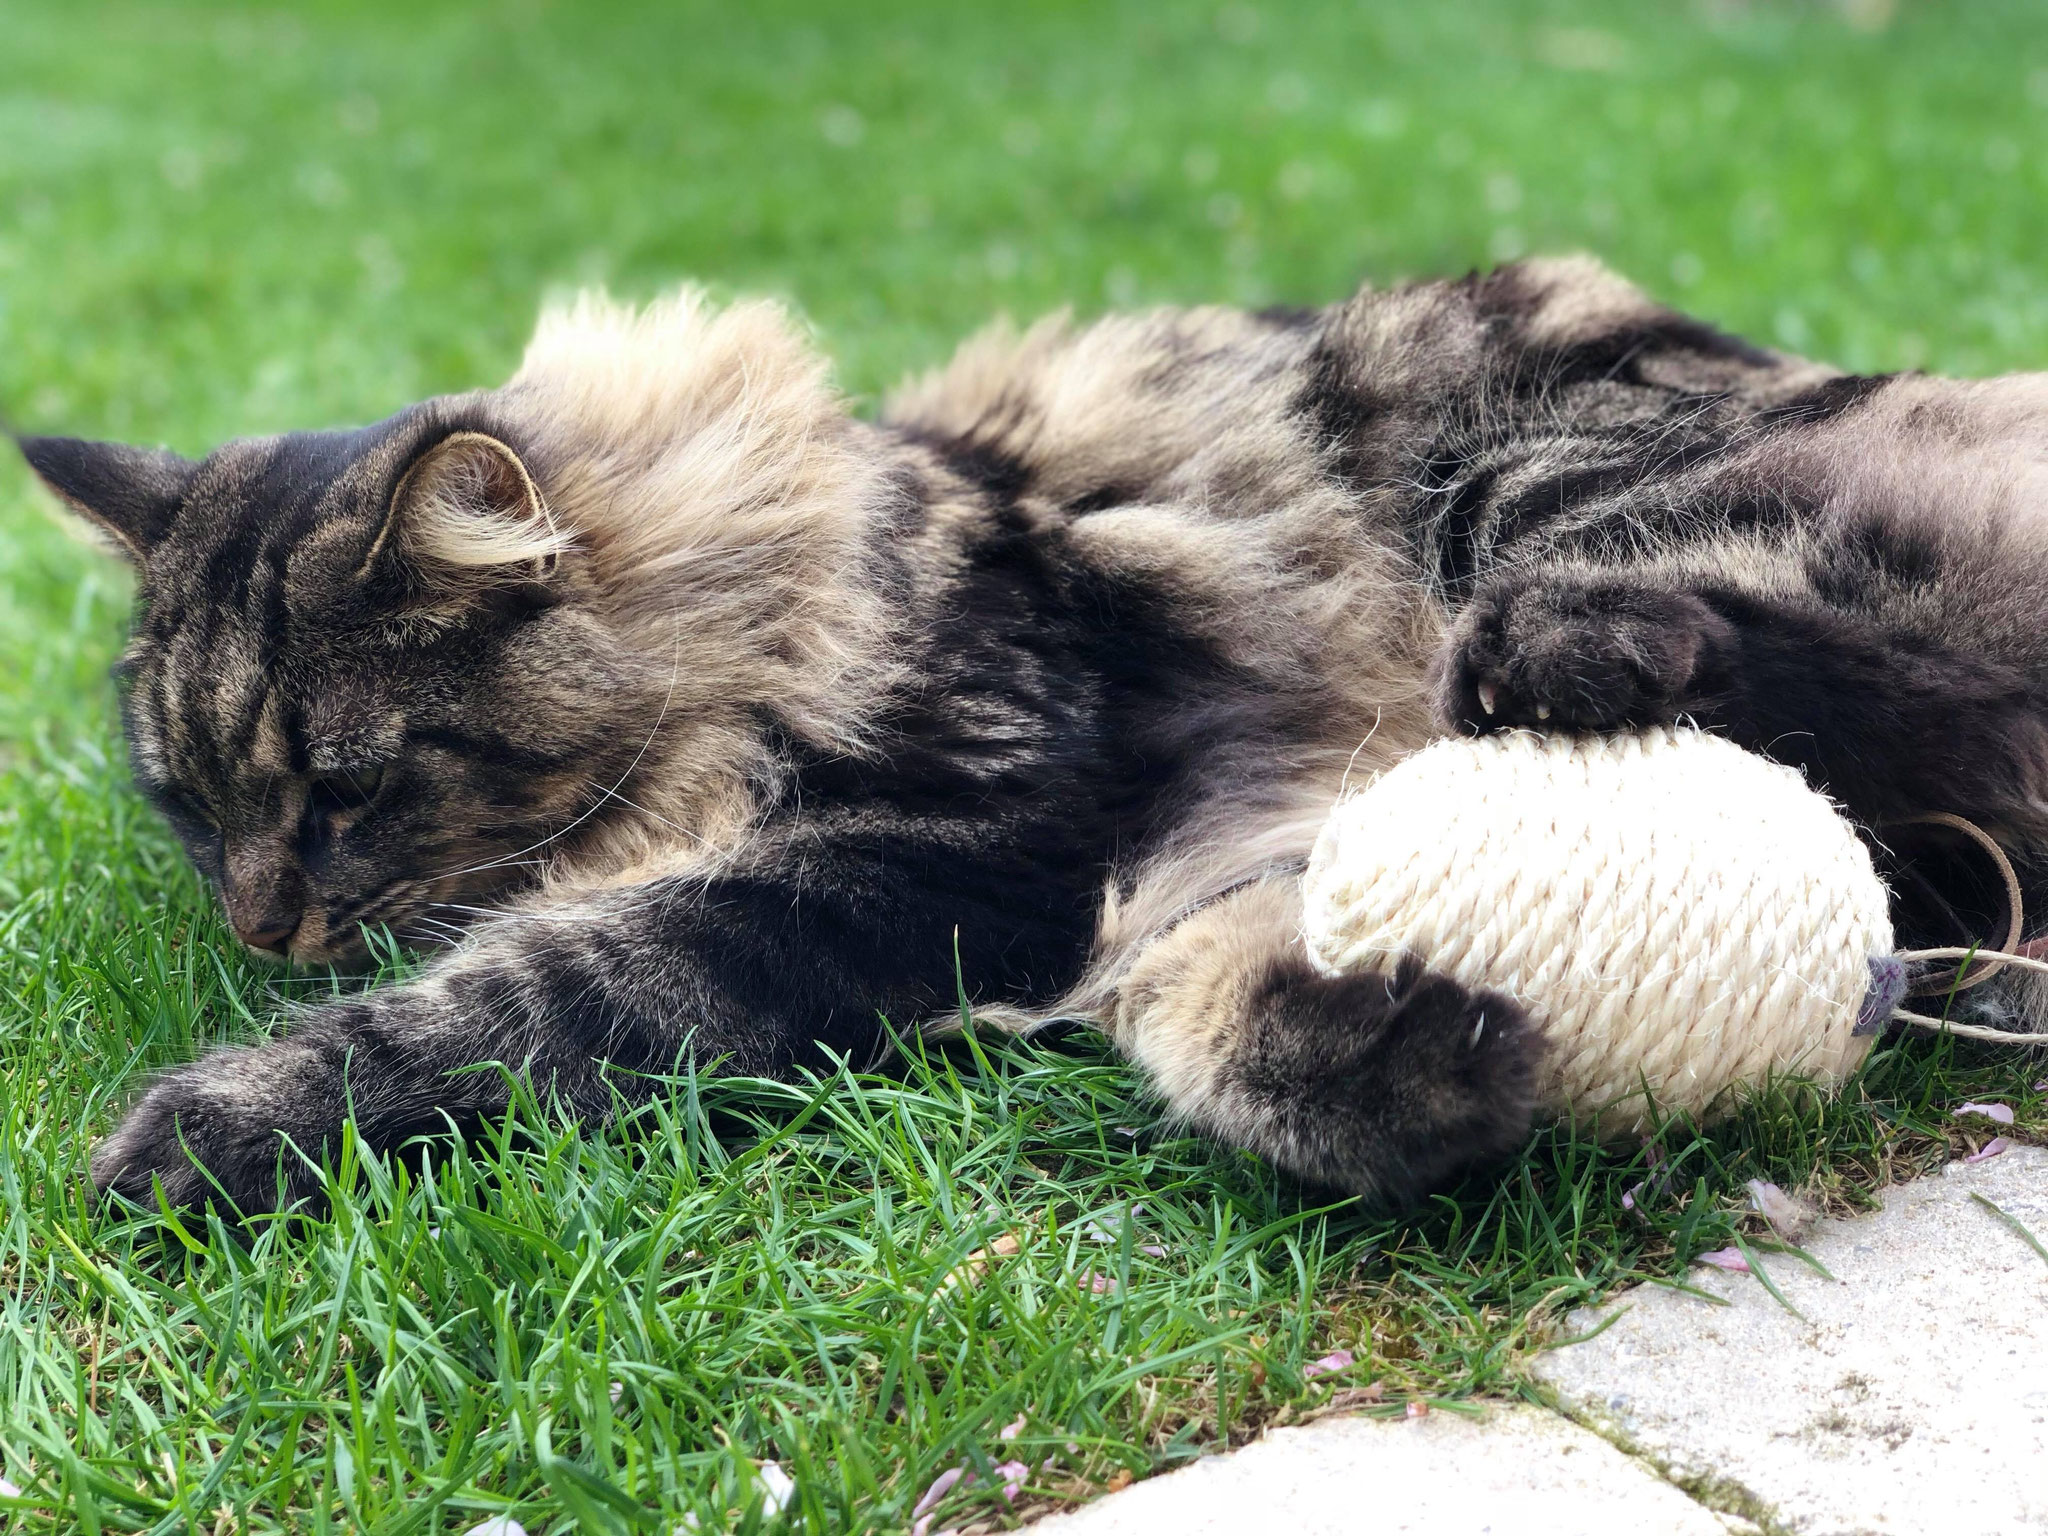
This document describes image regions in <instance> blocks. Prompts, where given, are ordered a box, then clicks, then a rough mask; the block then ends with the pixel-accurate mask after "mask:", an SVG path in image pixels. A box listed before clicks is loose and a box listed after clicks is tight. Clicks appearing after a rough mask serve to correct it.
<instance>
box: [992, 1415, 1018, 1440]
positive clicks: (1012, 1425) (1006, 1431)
mask: <svg viewBox="0 0 2048 1536" xmlns="http://www.w3.org/2000/svg"><path fill="white" fill-rule="evenodd" d="M1023 1433H1024V1415H1023V1414H1021V1413H1020V1414H1018V1415H1017V1417H1015V1418H1014V1419H1012V1420H1010V1422H1009V1423H1007V1424H1005V1425H1004V1426H1003V1427H1002V1428H1001V1429H999V1430H997V1431H996V1438H997V1439H998V1440H1014V1439H1016V1438H1017V1437H1018V1436H1019V1435H1021V1434H1023Z"/></svg>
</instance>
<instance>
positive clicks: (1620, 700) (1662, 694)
mask: <svg viewBox="0 0 2048 1536" xmlns="http://www.w3.org/2000/svg"><path fill="white" fill-rule="evenodd" d="M1733 635H1734V630H1733V627H1732V626H1731V625H1730V624H1729V623H1728V621H1727V620H1725V619H1723V618H1722V617H1721V616H1720V615H1719V614H1717V613H1715V612H1714V611H1713V610H1712V609H1711V608H1709V607H1708V606H1707V605H1706V604H1705V603H1704V602H1702V601H1701V600H1700V599H1699V598H1697V597H1694V596H1693V595H1691V594H1690V593H1686V592H1678V591H1669V590H1662V589H1659V588H1655V587H1646V586H1640V585H1634V584H1631V583H1628V582H1625V581H1599V580H1569V579H1544V578H1541V577H1537V578H1534V579H1522V580H1511V581H1505V582H1501V583H1497V584H1495V585H1493V586H1491V587H1487V588H1483V589H1482V590H1481V591H1480V592H1479V594H1478V595H1477V596H1476V597H1474V598H1473V600H1472V603H1471V605H1470V606H1469V607H1468V608H1467V609H1466V610H1465V612H1464V613H1463V614H1462V615H1460V617H1459V619H1458V622H1457V624H1456V626H1455V627H1454V628H1453V630H1452V632H1451V636H1450V639H1449V641H1448V642H1447V643H1446V645H1445V647H1444V651H1443V654H1442V656H1441V657H1440V658H1439V660H1438V663H1437V679H1436V685H1437V701H1438V708H1439V709H1440V711H1441V712H1442V714H1443V716H1444V719H1445V720H1446V722H1447V723H1449V724H1450V725H1453V726H1456V727H1461V728H1463V729H1466V730H1471V731H1493V730H1501V729H1504V728H1506V727H1508V726H1539V727H1543V726H1548V727H1552V728H1556V729H1560V730H1582V731H1608V730H1620V729H1625V728H1628V727H1632V726H1645V725H1662V724H1666V723H1668V722H1670V721H1672V720H1674V719H1676V718H1677V717H1678V716H1679V715H1680V714H1682V713H1684V712H1686V711H1687V710H1689V709H1694V708H1697V707H1698V706H1699V705H1700V704H1701V703H1702V702H1703V701H1704V699H1705V697H1706V695H1707V694H1708V693H1710V692H1711V685H1712V681H1713V678H1714V674H1715V673H1716V672H1717V670H1718V669H1719V668H1720V666H1721V664H1722V663H1723V661H1724V659H1725V658H1726V656H1727V655H1728V653H1729V651H1730V649H1731V647H1732V642H1733Z"/></svg>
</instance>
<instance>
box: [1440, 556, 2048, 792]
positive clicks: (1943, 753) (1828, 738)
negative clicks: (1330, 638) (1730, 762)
mask: <svg viewBox="0 0 2048 1536" xmlns="http://www.w3.org/2000/svg"><path fill="white" fill-rule="evenodd" d="M1845 566H1847V567H1848V568H1847V569H1845V568H1844V567H1845ZM1817 567H1819V568H1820V569H1821V571H1822V575H1821V578H1820V579H1816V568H1817ZM1854 577H1855V570H1854V567H1853V566H1850V565H1848V561H1847V557H1845V556H1841V555H1839V554H1837V555H1835V556H1833V557H1832V558H1831V559H1830V560H1828V561H1827V562H1826V563H1824V562H1823V556H1822V555H1821V554H1816V553H1812V552H1809V553H1808V554H1807V555H1806V556H1805V557H1804V558H1795V557H1793V556H1789V555H1787V556H1779V557H1775V558H1768V557H1763V556H1759V555H1757V554H1756V553H1754V552H1744V556H1743V558H1742V559H1741V561H1740V562H1739V563H1737V562H1733V561H1731V562H1730V566H1729V568H1728V569H1725V570H1716V569H1714V568H1713V567H1712V565H1711V563H1710V562H1702V561H1693V562H1689V563H1687V564H1684V565H1678V564H1672V565H1657V564H1644V565H1640V566H1624V567H1615V568H1608V569H1602V568H1599V567H1592V566H1581V565H1560V566H1533V567H1528V568H1523V569H1520V570H1516V571H1513V572H1511V573H1508V574H1505V575H1503V576H1500V577H1497V578H1495V579H1494V580H1492V581H1490V582H1488V583H1485V584H1484V585H1482V587H1481V588H1480V590H1479V591H1478V592H1477V593H1476V594H1475V595H1474V597H1473V598H1472V600H1471V602H1470V603H1469V604H1468V605H1467V607H1466V608H1465V609H1464V610H1463V612H1462V613H1461V614H1460V615H1459V617H1458V618H1457V620H1456V621H1455V623H1454V625H1453V629H1452V632H1451V635H1450V638H1449V641H1448V643H1447V644H1446V646H1445V649H1444V651H1443V653H1442V656H1441V659H1440V661H1439V665H1438V671H1437V687H1438V698H1439V701H1440V706H1441V708H1442V711H1443V714H1444V716H1445V718H1446V719H1447V721H1448V722H1449V723H1451V724H1453V725H1454V726H1457V727H1460V728H1463V729H1466V730H1473V731H1488V730H1497V729H1501V728H1503V727H1507V726H1518V725H1530V726H1538V725H1543V726H1550V727H1561V728H1569V729H1584V730H1612V729H1618V728H1624V727H1629V726H1639V725H1650V724H1657V723H1661V722H1668V721H1671V720H1675V719H1677V718H1679V717H1680V716H1687V717H1690V718H1692V719H1694V720H1696V721H1697V722H1698V723H1699V724H1701V725H1703V726H1705V727H1708V728H1709V729H1714V730H1717V731H1720V732H1722V733H1723V734H1726V735H1728V736H1729V737H1731V738H1732V739H1733V740H1735V741H1737V742H1738V743H1740V744H1741V745H1743V746H1745V747H1749V748H1751V749H1752V750H1755V751H1758V752H1762V753H1765V754H1767V755H1769V756H1771V757H1774V758H1777V759H1778V760H1779V761H1781V762H1788V763H1792V764H1794V765H1796V766H1798V767H1800V768H1802V769H1804V770H1806V772H1807V774H1808V777H1809V778H1810V779H1811V780H1812V781H1813V782H1814V783H1815V784H1816V785H1817V786H1820V787H1823V788H1825V789H1827V790H1828V791H1829V792H1830V793H1831V794H1832V795H1834V796H1835V798H1837V799H1838V800H1840V801H1842V802H1843V803H1844V804H1845V805H1847V806H1848V807H1849V809H1850V810H1851V811H1852V812H1853V813H1854V814H1855V815H1857V816H1858V817H1859V818H1862V819H1863V820H1865V821H1867V822H1869V823H1872V824H1878V823H1884V822H1893V821H1898V820H1902V819H1904V818H1908V817H1913V816H1918V815H1923V814H1925V813H1927V812H1930V811H1949V812H1954V813H1956V814H1959V815H1963V816H1968V817H1971V818H1973V819H1980V820H1984V821H1987V822H2007V821H2013V820H2017V821H2020V822H2022V823H2037V822H2038V821H2039V819H2040V816H2041V813H2042V810H2043V809H2044V800H2043V798H2042V797H2043V794H2044V791H2048V782H2044V775H2048V728H2044V722H2048V645H2044V644H2043V643H2042V640H2043V636H2042V633H2041V631H2040V629H2039V627H2038V626H2037V627H2036V629H2035V630H2034V632H2033V633H2032V634H2031V635H2030V636H2028V635H2020V634H2017V633H2015V634H2012V635H2010V636H1999V635H1997V634H1995V633H1993V634H1988V635H1987V633H1986V631H1985V629H1984V627H1983V626H1981V625H1977V624H1973V622H1972V621H1971V616H1969V615H1967V614H1963V615H1957V616H1956V618H1955V620H1954V622H1953V623H1949V622H1945V619H1944V613H1943V609H1944V606H1945V603H1944V601H1943V596H1942V594H1941V593H1940V591H1939V590H1938V589H1937V590H1936V591H1935V592H1933V593H1930V592H1929V591H1928V590H1926V589H1925V587H1924V586H1923V588H1921V589H1919V590H1913V591H1906V590H1901V589H1899V588H1898V587H1897V586H1896V584H1894V583H1890V582H1886V581H1884V580H1880V579H1877V578H1875V577H1873V578H1872V579H1870V580H1868V581H1864V582H1858V581H1856V580H1855V579H1854ZM1964 590H1966V589H1964ZM1963 595H1964V594H1963V591H1961V590H1959V591H1958V593H1957V600H1958V601H1961V600H1962V598H1963ZM2036 606H2038V605H2036ZM2030 652H2032V653H2033V654H2030Z"/></svg>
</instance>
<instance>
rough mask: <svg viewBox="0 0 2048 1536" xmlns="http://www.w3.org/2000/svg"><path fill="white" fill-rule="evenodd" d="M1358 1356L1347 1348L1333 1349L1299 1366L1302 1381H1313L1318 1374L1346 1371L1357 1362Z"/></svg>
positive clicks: (1324, 1374) (1325, 1374)
mask: <svg viewBox="0 0 2048 1536" xmlns="http://www.w3.org/2000/svg"><path fill="white" fill-rule="evenodd" d="M1357 1360H1358V1357H1357V1356H1356V1355H1354V1354H1352V1353H1351V1351H1350V1350H1348V1349H1333V1350H1331V1351H1330V1352H1329V1353H1328V1354H1327V1355H1325V1356H1323V1358H1322V1359H1320V1360H1311V1361H1309V1363H1308V1364H1307V1365H1304V1366H1303V1367H1302V1368H1301V1379H1302V1380H1303V1381H1314V1380H1315V1379H1316V1378H1317V1377H1318V1376H1328V1375H1331V1374H1333V1373H1334V1372H1337V1371H1347V1370H1349V1369H1350V1368H1351V1367H1352V1366H1353V1365H1355V1364H1356V1363H1357Z"/></svg>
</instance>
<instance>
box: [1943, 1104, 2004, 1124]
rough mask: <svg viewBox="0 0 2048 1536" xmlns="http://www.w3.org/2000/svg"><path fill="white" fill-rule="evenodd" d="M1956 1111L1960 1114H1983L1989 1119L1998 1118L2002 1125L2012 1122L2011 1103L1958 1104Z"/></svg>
mask: <svg viewBox="0 0 2048 1536" xmlns="http://www.w3.org/2000/svg"><path fill="white" fill-rule="evenodd" d="M1955 1113H1956V1114H1957V1115H1959V1116H1960V1115H1982V1116H1984V1117H1985V1118H1986V1119H1987V1120H1996V1121H1997V1122H1998V1123H1999V1124H2000V1125H2011V1124H2012V1106H2011V1105H2010V1104H1958V1105H1957V1106H1956V1108H1955Z"/></svg>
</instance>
